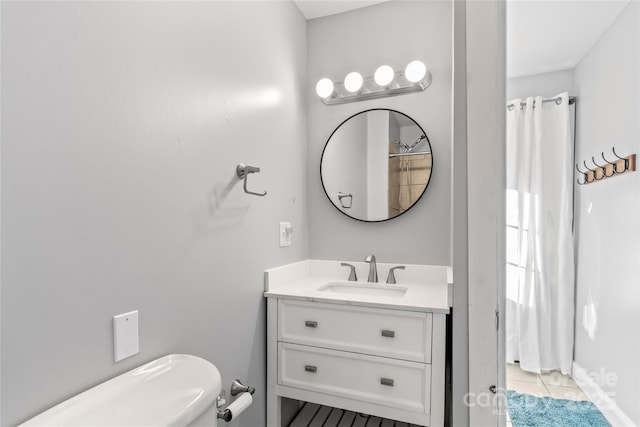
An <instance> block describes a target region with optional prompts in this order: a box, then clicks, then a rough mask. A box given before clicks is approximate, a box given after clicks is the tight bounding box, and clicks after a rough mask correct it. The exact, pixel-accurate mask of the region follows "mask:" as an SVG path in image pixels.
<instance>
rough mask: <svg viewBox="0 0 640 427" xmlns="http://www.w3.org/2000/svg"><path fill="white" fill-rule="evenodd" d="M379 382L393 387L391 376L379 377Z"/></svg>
mask: <svg viewBox="0 0 640 427" xmlns="http://www.w3.org/2000/svg"><path fill="white" fill-rule="evenodd" d="M380 384H382V385H388V386H389V387H393V380H392V379H391V378H380Z"/></svg>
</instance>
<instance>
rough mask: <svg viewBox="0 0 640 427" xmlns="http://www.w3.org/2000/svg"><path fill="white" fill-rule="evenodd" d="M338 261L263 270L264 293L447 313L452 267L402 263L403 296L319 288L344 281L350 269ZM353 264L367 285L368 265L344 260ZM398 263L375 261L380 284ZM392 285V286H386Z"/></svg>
mask: <svg viewBox="0 0 640 427" xmlns="http://www.w3.org/2000/svg"><path fill="white" fill-rule="evenodd" d="M340 262H341V261H325V260H306V261H300V262H297V263H293V264H288V265H285V266H282V267H277V268H273V269H270V270H266V271H265V274H264V282H265V292H264V296H265V297H269V298H288V299H297V300H304V301H315V302H325V303H332V304H347V305H357V306H365V307H378V308H391V309H400V310H408V311H422V312H432V313H449V309H450V307H451V306H452V304H451V303H452V301H451V289H452V282H453V281H452V280H451V268H450V267H448V266H435V265H415V264H405V266H406V268H405V270H396V271H395V273H396V280H397V285H396V286H398V287H402V288H406V289H407V291H406V293H405V294H404V295H402V296H382V295H354V294H343V293H338V292H324V291H319V290H318V288H320V287H322V286H324V285H326V284H327V283H330V282H341V283H345V284H346V283H347V277H348V275H349V269H348V268H345V267H341V266H340ZM347 262H348V263H349V264H353V265H355V266H356V272H357V274H358V279H359V280H358V281H357V282H349V283H352V284H353V283H357V284H366V283H367V281H366V277H367V272H368V268H369V265H368V264H367V263H365V262H360V261H357V262H352V261H347ZM395 266H397V264H387V263H378V265H377V267H378V278H379V279H380V283H379V284H381V285H384V283H385V279H386V277H387V274H388V272H389V269H390V268H391V267H395ZM389 286H394V285H389Z"/></svg>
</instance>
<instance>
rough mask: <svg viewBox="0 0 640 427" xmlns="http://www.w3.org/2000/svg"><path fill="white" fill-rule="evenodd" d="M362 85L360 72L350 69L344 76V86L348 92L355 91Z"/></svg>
mask: <svg viewBox="0 0 640 427" xmlns="http://www.w3.org/2000/svg"><path fill="white" fill-rule="evenodd" d="M361 87H362V76H361V75H360V73H358V72H355V71H352V72H351V73H349V74H347V77H345V78H344V88H345V89H347V90H348V91H349V92H357V91H359V90H360V88H361Z"/></svg>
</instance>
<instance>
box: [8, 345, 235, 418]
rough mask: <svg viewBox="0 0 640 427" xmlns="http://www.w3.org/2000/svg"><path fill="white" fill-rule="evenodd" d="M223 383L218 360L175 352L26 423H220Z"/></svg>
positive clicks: (78, 396) (73, 398)
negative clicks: (218, 416)
mask: <svg viewBox="0 0 640 427" xmlns="http://www.w3.org/2000/svg"><path fill="white" fill-rule="evenodd" d="M221 387H222V386H221V381H220V372H218V369H217V368H216V367H215V366H214V365H213V364H212V363H210V362H208V361H206V360H204V359H201V358H199V357H196V356H190V355H186V354H172V355H169V356H164V357H161V358H160V359H156V360H154V361H153V362H150V363H147V364H146V365H143V366H140V367H138V368H136V369H133V370H131V371H129V372H126V373H124V374H122V375H120V376H118V377H115V378H113V379H111V380H109V381H106V382H104V383H102V384H99V385H97V386H95V387H93V388H91V389H89V390H87V391H85V392H83V393H80V394H78V395H76V396H74V397H72V398H71V399H68V400H65V401H64V402H62V403H60V404H58V405H56V406H54V407H53V408H51V409H49V410H47V411H45V412H43V413H41V414H40V415H37V416H36V417H34V418H32V419H30V420H29V421H27V422H25V423H24V424H21V425H20V426H24V427H34V426H65V427H67V426H78V427H79V426H83V427H85V426H167V427H169V426H171V427H174V426H175V427H179V426H180V427H183V426H188V425H191V424H192V423H194V421H196V422H195V423H194V424H201V423H203V422H205V423H206V424H207V425H209V426H216V421H217V418H216V415H217V411H216V407H215V406H216V405H215V401H216V397H217V396H218V395H219V394H220V390H221ZM205 418H206V420H205ZM20 426H19V427H20Z"/></svg>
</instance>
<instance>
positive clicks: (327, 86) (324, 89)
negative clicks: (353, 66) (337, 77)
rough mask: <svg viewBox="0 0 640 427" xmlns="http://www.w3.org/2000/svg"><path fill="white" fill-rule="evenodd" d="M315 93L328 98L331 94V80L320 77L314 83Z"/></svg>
mask: <svg viewBox="0 0 640 427" xmlns="http://www.w3.org/2000/svg"><path fill="white" fill-rule="evenodd" d="M316 93H317V94H318V96H319V97H320V98H328V97H330V96H331V95H332V94H333V82H332V81H331V80H329V79H328V78H326V77H325V78H324V79H320V80H319V81H318V84H317V85H316Z"/></svg>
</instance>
